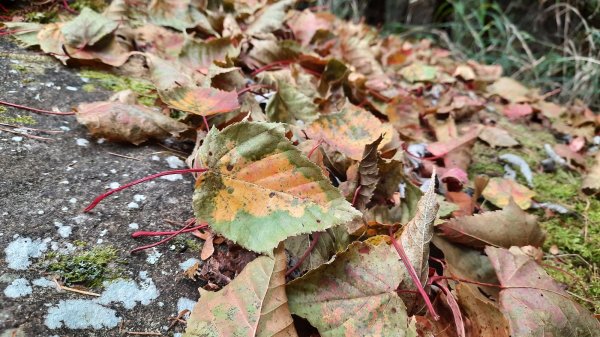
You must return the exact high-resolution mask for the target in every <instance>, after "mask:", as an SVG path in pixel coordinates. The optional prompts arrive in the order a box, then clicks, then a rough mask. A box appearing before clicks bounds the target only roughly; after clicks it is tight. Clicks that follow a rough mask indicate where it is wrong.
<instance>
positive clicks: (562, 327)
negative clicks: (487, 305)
mask: <svg viewBox="0 0 600 337" xmlns="http://www.w3.org/2000/svg"><path fill="white" fill-rule="evenodd" d="M485 252H486V254H487V255H488V257H489V258H490V261H491V262H492V265H493V266H494V269H495V270H496V274H497V275H498V279H499V280H500V284H501V285H502V286H503V287H504V288H503V289H502V290H501V291H500V310H501V311H502V312H503V313H504V315H505V316H506V317H507V318H508V321H509V326H510V335H511V336H532V337H534V336H535V337H538V336H539V337H541V336H580V337H584V336H586V337H596V336H598V332H599V331H600V321H598V320H597V319H596V318H594V317H593V316H592V314H591V313H590V312H589V311H587V310H586V309H585V308H583V307H582V306H581V305H579V304H578V303H576V302H575V301H573V300H572V298H571V296H570V295H569V294H568V293H567V292H566V291H564V290H563V289H562V287H560V286H559V285H558V284H557V283H556V282H555V281H554V280H553V279H552V278H551V277H550V276H549V275H548V274H546V271H544V269H543V268H542V267H540V266H539V265H538V264H537V263H536V262H535V261H534V260H533V259H531V258H530V257H529V256H527V255H526V254H525V253H524V252H523V251H522V250H521V249H519V248H518V247H511V248H510V249H504V248H495V247H487V248H486V249H485Z"/></svg>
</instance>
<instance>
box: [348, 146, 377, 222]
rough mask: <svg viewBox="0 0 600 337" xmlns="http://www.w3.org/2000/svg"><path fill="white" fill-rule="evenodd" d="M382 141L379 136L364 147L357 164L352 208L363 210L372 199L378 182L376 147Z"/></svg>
mask: <svg viewBox="0 0 600 337" xmlns="http://www.w3.org/2000/svg"><path fill="white" fill-rule="evenodd" d="M382 140H383V136H379V138H377V140H375V141H374V142H373V143H371V144H368V145H365V150H364V152H363V157H362V159H361V161H360V163H359V164H358V177H357V178H358V182H357V184H356V190H355V192H354V193H355V195H356V197H355V198H353V199H352V200H353V201H354V207H355V208H356V209H358V210H361V211H362V210H364V209H365V208H366V207H367V204H368V203H369V201H371V198H372V197H373V192H374V191H375V188H376V187H377V184H378V182H379V167H378V166H377V164H378V161H379V154H378V152H377V147H379V143H381V141H382Z"/></svg>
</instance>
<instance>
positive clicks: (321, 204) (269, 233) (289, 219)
mask: <svg viewBox="0 0 600 337" xmlns="http://www.w3.org/2000/svg"><path fill="white" fill-rule="evenodd" d="M284 132H285V130H284V128H283V125H281V124H275V123H259V122H241V123H237V124H233V125H231V126H228V127H227V128H225V129H223V130H222V131H218V130H217V129H214V128H213V129H211V131H210V132H209V133H208V135H207V136H206V138H205V139H204V142H203V144H202V146H200V148H198V151H197V156H196V157H195V165H196V166H201V167H207V168H209V171H208V172H206V173H205V174H203V175H202V176H200V177H199V178H198V181H197V183H196V191H195V193H194V211H195V214H196V217H197V218H198V219H202V220H204V221H207V222H209V223H210V225H211V228H212V229H213V230H214V231H215V232H217V233H218V234H220V235H222V236H224V237H226V238H227V239H229V240H232V241H234V242H236V243H238V244H240V245H241V246H243V247H245V248H247V249H249V250H252V251H255V252H260V253H270V252H271V250H272V249H273V248H275V247H276V246H277V244H278V243H279V242H281V241H283V240H285V239H286V238H288V237H291V236H295V235H299V234H303V233H311V232H315V231H322V230H325V229H327V228H330V227H333V226H336V225H340V224H344V223H346V222H349V221H351V220H353V219H354V218H355V217H357V216H360V212H358V211H357V210H355V209H354V208H352V206H351V205H350V204H349V203H348V202H347V201H346V200H344V198H343V197H342V195H341V194H340V192H339V191H338V190H337V189H336V188H335V187H333V186H332V185H331V183H330V182H329V179H327V178H326V177H325V176H324V175H323V173H322V171H321V169H320V168H319V167H318V166H317V165H316V164H314V163H313V162H311V161H310V160H309V159H308V158H306V157H305V156H304V155H302V154H301V152H300V151H299V150H298V149H297V148H296V147H295V146H293V145H292V143H291V142H290V141H289V140H288V139H287V138H286V137H285V135H284Z"/></svg>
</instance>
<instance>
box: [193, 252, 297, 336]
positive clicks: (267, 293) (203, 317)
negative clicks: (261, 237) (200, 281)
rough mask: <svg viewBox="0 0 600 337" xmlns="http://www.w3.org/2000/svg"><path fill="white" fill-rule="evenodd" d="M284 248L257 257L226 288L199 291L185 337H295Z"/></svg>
mask: <svg viewBox="0 0 600 337" xmlns="http://www.w3.org/2000/svg"><path fill="white" fill-rule="evenodd" d="M286 265H287V264H286V257H285V252H284V250H283V246H280V247H279V248H277V249H276V251H275V256H274V257H268V256H259V257H258V258H256V260H254V261H252V262H250V263H249V264H248V265H247V266H246V267H245V268H244V269H243V270H242V272H241V273H240V274H239V275H238V276H237V277H236V278H235V279H234V280H233V281H232V282H231V283H229V284H228V285H227V286H226V287H225V288H223V289H221V290H220V291H218V292H215V293H213V292H208V291H203V290H201V295H200V300H198V303H196V305H195V306H194V309H193V310H192V314H191V315H190V318H189V319H188V320H187V328H186V331H185V334H184V336H186V337H199V336H239V337H242V336H247V337H255V336H257V337H267V336H269V337H270V336H277V337H294V336H298V334H297V333H296V329H295V328H294V321H293V319H292V316H291V314H290V310H289V308H288V304H287V296H286V292H285V268H286Z"/></svg>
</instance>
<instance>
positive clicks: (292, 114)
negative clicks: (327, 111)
mask: <svg viewBox="0 0 600 337" xmlns="http://www.w3.org/2000/svg"><path fill="white" fill-rule="evenodd" d="M278 86H279V90H277V93H276V94H275V95H273V96H271V98H270V99H269V101H268V102H267V107H266V109H265V112H266V114H267V116H268V117H269V121H272V122H284V123H291V124H294V123H295V122H296V121H297V120H301V121H302V122H303V123H304V122H311V121H313V120H315V119H316V118H317V117H318V107H317V105H316V104H315V103H313V101H312V99H310V97H308V96H306V95H304V94H303V93H302V92H300V91H299V90H298V89H296V87H295V86H293V85H290V84H287V83H285V82H278Z"/></svg>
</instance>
